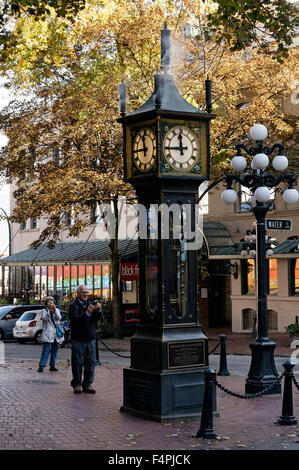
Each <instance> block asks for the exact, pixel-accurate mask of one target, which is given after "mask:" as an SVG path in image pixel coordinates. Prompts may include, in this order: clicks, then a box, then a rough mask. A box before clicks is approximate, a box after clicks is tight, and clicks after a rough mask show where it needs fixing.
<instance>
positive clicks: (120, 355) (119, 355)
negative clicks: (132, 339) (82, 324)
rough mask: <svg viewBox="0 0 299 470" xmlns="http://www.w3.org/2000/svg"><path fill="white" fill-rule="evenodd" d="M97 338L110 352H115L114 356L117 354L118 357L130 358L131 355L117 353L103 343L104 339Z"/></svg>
mask: <svg viewBox="0 0 299 470" xmlns="http://www.w3.org/2000/svg"><path fill="white" fill-rule="evenodd" d="M98 340H99V341H100V342H101V343H102V345H103V346H104V347H105V348H106V349H107V350H108V351H110V352H112V353H113V354H115V356H118V357H125V358H128V359H129V358H130V357H131V356H125V355H124V354H119V353H117V352H116V351H113V349H111V348H109V346H107V344H106V343H104V341H103V340H102V339H101V338H100V337H99V338H98Z"/></svg>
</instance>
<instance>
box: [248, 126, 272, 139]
mask: <svg viewBox="0 0 299 470" xmlns="http://www.w3.org/2000/svg"><path fill="white" fill-rule="evenodd" d="M267 135H268V130H267V127H265V126H264V125H263V124H255V126H253V127H252V128H251V129H250V136H251V138H252V139H253V140H265V139H266V137H267Z"/></svg>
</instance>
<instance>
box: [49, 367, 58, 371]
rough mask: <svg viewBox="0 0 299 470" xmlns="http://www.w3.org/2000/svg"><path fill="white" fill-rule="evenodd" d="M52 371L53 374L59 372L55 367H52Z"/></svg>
mask: <svg viewBox="0 0 299 470" xmlns="http://www.w3.org/2000/svg"><path fill="white" fill-rule="evenodd" d="M50 370H51V371H52V372H57V371H58V369H56V367H54V366H51V367H50Z"/></svg>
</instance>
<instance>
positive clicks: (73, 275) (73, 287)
mask: <svg viewBox="0 0 299 470" xmlns="http://www.w3.org/2000/svg"><path fill="white" fill-rule="evenodd" d="M77 284H78V283H77V266H71V290H72V293H73V292H76V289H77Z"/></svg>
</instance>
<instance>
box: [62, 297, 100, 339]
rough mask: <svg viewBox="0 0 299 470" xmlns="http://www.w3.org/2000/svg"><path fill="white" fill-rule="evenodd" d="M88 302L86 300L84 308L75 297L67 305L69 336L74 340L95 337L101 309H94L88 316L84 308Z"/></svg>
mask: <svg viewBox="0 0 299 470" xmlns="http://www.w3.org/2000/svg"><path fill="white" fill-rule="evenodd" d="M90 303H91V302H89V301H87V304H86V308H84V307H83V305H82V304H81V303H80V302H79V300H78V299H76V300H75V301H74V302H71V303H70V305H69V318H70V326H71V336H72V339H74V340H76V341H91V340H92V339H95V338H96V335H97V323H98V321H99V320H100V319H101V311H100V310H98V309H94V311H93V312H92V314H91V316H90V317H89V316H88V315H87V314H86V310H87V307H88V305H89V304H90Z"/></svg>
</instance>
